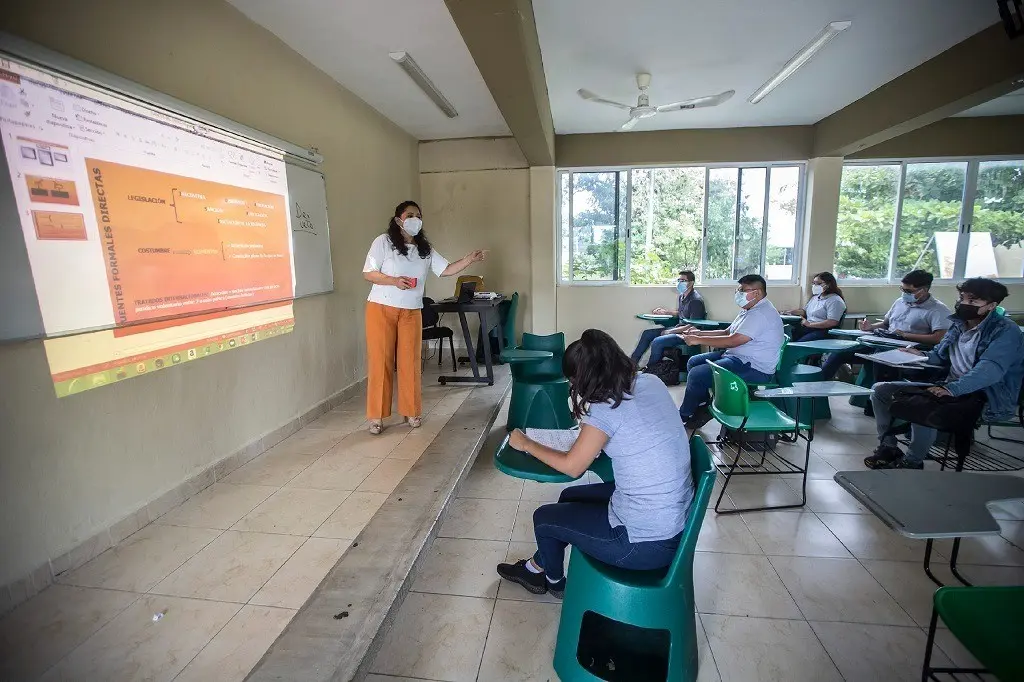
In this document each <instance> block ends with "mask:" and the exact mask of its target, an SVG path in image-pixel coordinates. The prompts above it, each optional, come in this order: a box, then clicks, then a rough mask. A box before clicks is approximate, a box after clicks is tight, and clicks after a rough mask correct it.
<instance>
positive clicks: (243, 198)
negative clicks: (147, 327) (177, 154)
mask: <svg viewBox="0 0 1024 682" xmlns="http://www.w3.org/2000/svg"><path fill="white" fill-rule="evenodd" d="M86 164H87V168H88V170H89V179H90V182H89V184H90V190H91V193H92V198H93V202H94V205H95V209H96V219H97V222H98V224H99V232H100V239H99V244H100V247H101V248H102V250H103V255H104V260H105V263H106V266H107V267H106V269H107V279H108V283H109V286H110V297H111V303H112V305H113V310H114V317H115V321H116V323H117V324H118V325H124V324H132V323H135V322H141V321H146V320H153V319H159V318H166V317H171V316H181V315H191V314H196V313H203V312H209V311H214V310H224V309H228V308H236V307H242V306H250V305H258V304H261V303H267V302H272V301H281V300H286V299H290V298H292V296H293V293H294V292H293V287H292V260H291V238H290V234H289V231H288V215H287V209H288V205H287V199H286V198H285V197H284V196H282V195H278V194H273V193H269V192H261V191H256V190H251V189H247V188H243V187H236V186H233V185H226V184H222V183H217V182H210V181H206V180H198V179H195V178H188V177H184V176H180V175H173V174H170V173H161V172H158V171H153V170H148V169H145V168H138V167H135V166H128V165H123V164H117V163H112V162H108V161H100V160H97V159H86Z"/></svg>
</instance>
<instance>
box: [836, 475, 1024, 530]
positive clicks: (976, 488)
mask: <svg viewBox="0 0 1024 682" xmlns="http://www.w3.org/2000/svg"><path fill="white" fill-rule="evenodd" d="M834 478H835V481H836V483H838V484H839V485H840V486H841V487H842V488H843V489H844V490H846V491H847V492H848V493H850V494H851V495H853V497H854V498H855V499H856V500H857V501H858V502H860V503H861V504H863V505H864V506H865V507H867V508H868V509H870V510H871V512H872V513H873V514H875V515H876V516H877V517H878V518H879V519H881V520H882V521H883V522H884V523H885V524H886V525H887V526H889V527H890V528H892V529H893V530H895V531H896V532H897V533H899V534H900V535H904V536H906V537H909V538H918V539H927V538H955V537H966V536H972V535H998V534H999V533H1000V527H999V524H998V523H997V522H996V520H995V519H994V518H992V514H991V513H989V511H988V507H987V505H988V503H990V502H997V501H1002V500H1015V499H1024V478H1019V477H1017V476H1000V475H993V474H978V473H970V472H953V471H920V470H914V469H887V470H875V471H840V472H838V473H837V474H836V475H835V477H834Z"/></svg>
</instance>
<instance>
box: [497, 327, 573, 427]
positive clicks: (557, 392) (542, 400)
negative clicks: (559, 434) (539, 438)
mask: <svg viewBox="0 0 1024 682" xmlns="http://www.w3.org/2000/svg"><path fill="white" fill-rule="evenodd" d="M518 351H524V352H525V351H541V352H543V353H545V355H544V356H543V357H541V356H540V354H534V355H535V357H532V358H530V357H525V355H526V354H525V353H520V352H518ZM563 355H565V334H562V333H561V332H559V333H557V334H550V335H548V336H537V335H536V334H526V333H524V334H523V340H522V343H521V344H520V345H519V348H518V349H509V350H505V351H502V353H501V360H502V362H507V363H510V364H511V365H512V398H511V399H510V401H509V408H508V423H507V424H506V429H507V430H508V431H511V430H512V429H525V428H526V427H531V428H535V429H571V428H573V427H574V426H576V420H575V419H573V417H572V413H571V412H570V411H569V380H568V379H566V378H565V376H563V375H562V356H563Z"/></svg>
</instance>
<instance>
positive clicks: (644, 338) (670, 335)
mask: <svg viewBox="0 0 1024 682" xmlns="http://www.w3.org/2000/svg"><path fill="white" fill-rule="evenodd" d="M696 280H697V276H696V275H695V274H693V271H692V270H681V271H680V272H679V279H678V281H676V291H677V292H679V301H678V303H677V307H676V309H675V310H668V309H666V308H655V309H654V310H653V311H651V312H653V313H654V314H655V315H675V316H676V317H678V318H679V319H680V320H703V319H705V318H706V317H707V308H705V307H704V297H703V296H701V295H700V293H699V292H698V291H697V290H696V289H694V288H693V284H694V282H695V281H696ZM684 326H685V325H684ZM681 329H682V327H673V328H671V329H664V328H662V327H652V328H650V329H645V330H644V331H643V332H642V333H641V334H640V340H639V341H638V342H637V344H636V348H634V349H633V354H632V355H630V357H631V358H633V362H635V363H638V364H639V363H640V358H642V357H643V356H644V353H646V352H647V349H648V348H650V349H651V357H650V358H649V359H648V360H647V364H648V365H653V364H655V363H656V362H658V361H660V360H661V359H662V358H663V357H664V356H665V351H666V350H668V349H669V348H676V347H678V346H682V345H683V339H682V338H681V337H680V336H679V330H681Z"/></svg>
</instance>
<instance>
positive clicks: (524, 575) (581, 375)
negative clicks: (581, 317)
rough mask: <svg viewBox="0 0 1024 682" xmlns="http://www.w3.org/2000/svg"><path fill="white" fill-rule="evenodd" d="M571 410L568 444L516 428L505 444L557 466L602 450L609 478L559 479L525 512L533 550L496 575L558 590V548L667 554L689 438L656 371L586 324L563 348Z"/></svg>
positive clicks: (642, 566)
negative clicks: (573, 431) (569, 483)
mask: <svg viewBox="0 0 1024 682" xmlns="http://www.w3.org/2000/svg"><path fill="white" fill-rule="evenodd" d="M562 370H563V372H564V373H565V376H566V377H568V379H569V395H570V398H571V400H572V411H573V414H574V415H575V416H576V418H577V419H581V420H582V423H581V427H580V430H579V432H578V433H579V435H578V436H577V438H576V441H575V442H574V443H573V445H572V446H571V447H570V449H569V451H568V452H562V451H559V450H555V449H554V448H551V447H549V446H547V445H544V444H542V443H541V442H538V440H544V439H543V438H542V435H543V434H544V433H545V432H544V431H539V432H537V433H534V432H533V431H532V430H531V435H533V436H534V438H531V437H528V436H527V435H526V434H524V433H523V432H522V431H519V430H518V429H517V430H515V431H513V432H512V434H511V435H510V436H509V444H510V445H511V446H512V447H513V448H515V449H516V450H519V451H521V452H525V453H527V454H529V455H531V456H533V457H536V458H537V459H539V460H540V461H542V462H544V463H545V464H547V465H548V466H550V467H551V468H553V469H556V470H557V471H560V472H562V473H564V474H566V475H568V476H572V477H573V478H578V477H580V476H582V475H583V474H584V473H585V472H586V471H587V468H588V467H589V466H590V464H591V463H592V462H593V461H594V459H596V458H597V456H598V455H600V454H601V451H602V450H604V452H605V453H606V454H607V455H608V457H609V458H610V459H611V461H612V471H613V472H614V473H615V482H614V483H598V484H596V485H579V486H573V487H571V488H566V489H565V490H563V491H562V494H561V495H560V496H559V498H558V502H557V503H555V504H546V505H544V506H542V507H539V508H538V509H537V511H535V512H534V514H533V529H534V535H535V536H536V538H537V551H536V552H535V553H534V555H533V557H532V558H529V559H521V560H519V561H517V562H515V563H514V564H498V575H499V576H501V577H502V578H503V579H505V580H508V581H511V582H514V583H517V584H519V585H522V586H523V587H524V588H526V589H527V590H528V591H530V592H532V593H533V594H544V593H546V592H550V593H551V594H552V595H553V596H554V597H556V598H558V599H561V598H562V594H563V592H564V591H565V573H564V570H565V569H564V563H565V548H566V547H568V546H569V545H572V546H573V547H575V548H576V549H577V550H579V551H581V552H583V553H584V554H586V555H588V556H591V557H593V558H595V559H597V560H599V561H602V562H604V563H606V564H610V565H612V566H618V567H619V568H626V569H636V570H650V569H655V568H662V567H664V566H668V565H669V564H670V563H672V560H673V558H675V554H676V550H677V548H678V547H679V539H680V536H681V534H682V532H683V528H684V526H685V525H686V517H687V514H688V513H689V511H690V504H691V502H693V478H692V476H691V473H690V447H689V442H688V441H687V438H686V432H685V430H684V429H683V425H682V424H681V423H680V422H679V420H678V419H677V418H676V407H675V403H674V402H673V401H672V396H671V395H669V392H668V389H667V388H666V387H665V385H664V384H663V383H661V380H659V379H658V378H657V377H655V376H653V375H650V374H640V375H638V374H637V373H636V365H635V364H634V363H633V361H632V360H630V358H629V356H627V355H626V354H625V353H623V352H622V350H621V349H620V348H619V346H618V344H616V343H615V341H614V340H613V339H612V338H611V337H610V336H608V335H607V334H605V333H604V332H602V331H599V330H597V329H588V330H587V331H585V332H583V336H582V337H580V340H579V341H576V342H574V343H572V344H571V345H570V346H569V347H568V348H567V349H566V350H565V356H564V358H563V361H562Z"/></svg>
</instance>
